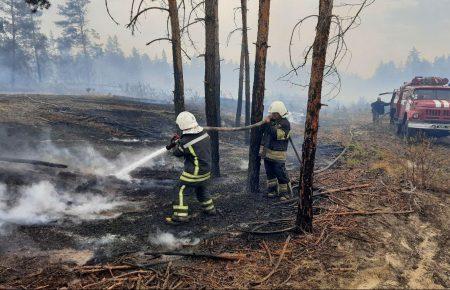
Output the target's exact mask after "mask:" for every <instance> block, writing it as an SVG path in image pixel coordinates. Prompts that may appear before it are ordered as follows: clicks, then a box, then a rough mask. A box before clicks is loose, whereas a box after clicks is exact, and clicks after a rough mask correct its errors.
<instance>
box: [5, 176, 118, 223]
mask: <svg viewBox="0 0 450 290" xmlns="http://www.w3.org/2000/svg"><path fill="white" fill-rule="evenodd" d="M18 193H19V194H18V196H15V195H14V194H8V192H7V190H6V186H5V185H4V184H0V228H1V226H2V225H5V224H6V223H12V224H19V225H31V224H43V223H48V222H52V221H60V220H62V219H64V218H70V219H76V220H90V219H101V218H105V217H104V216H102V213H104V212H105V211H110V210H112V209H114V208H116V207H118V206H120V205H123V204H124V203H123V202H121V201H117V200H113V199H112V198H111V197H105V196H101V195H94V194H82V195H81V194H68V193H60V192H58V191H57V190H56V188H55V186H54V185H53V184H51V183H50V182H48V181H41V182H39V183H36V184H32V185H30V186H26V187H20V188H19V191H18ZM108 217H110V216H108Z"/></svg>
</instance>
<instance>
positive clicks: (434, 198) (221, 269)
mask: <svg viewBox="0 0 450 290" xmlns="http://www.w3.org/2000/svg"><path fill="white" fill-rule="evenodd" d="M190 109H191V110H192V111H194V112H195V113H198V115H199V116H200V122H201V123H202V122H203V118H202V117H201V116H202V115H201V114H200V113H199V111H200V110H197V109H196V108H190ZM0 111H1V114H0V132H2V137H3V139H4V140H3V141H0V145H1V146H2V148H0V152H1V153H2V154H4V155H6V156H3V157H10V156H15V157H17V158H19V157H23V156H22V155H21V154H24V152H27V154H25V157H28V158H29V157H30V156H29V154H28V153H29V152H30V151H31V152H33V149H34V148H36V147H37V146H40V145H42V144H43V143H44V144H45V143H46V142H48V143H51V144H52V145H53V146H56V147H58V148H78V147H80V146H81V147H88V146H92V147H93V148H94V149H95V150H96V151H98V152H100V153H101V154H102V156H104V157H105V158H107V159H110V160H114V159H117V158H119V157H120V156H121V154H123V153H130V154H132V153H133V152H140V151H142V150H145V149H148V148H158V147H159V148H160V147H162V146H164V145H165V143H166V142H167V140H170V137H171V136H172V134H173V132H175V131H176V128H175V126H174V122H173V119H174V115H173V113H172V112H171V107H169V106H167V105H159V104H151V103H143V102H138V101H134V100H132V99H126V98H119V97H112V96H96V97H94V96H47V95H14V96H12V95H3V96H0ZM224 119H225V122H226V124H225V125H227V124H228V123H232V122H231V121H228V123H227V120H232V114H231V113H230V116H227V115H225V116H224ZM336 124H339V127H337V126H336ZM354 124H357V125H354ZM361 124H363V125H361ZM382 126H383V127H382V128H374V127H373V126H371V125H369V124H367V121H366V120H364V121H363V122H361V120H357V121H355V120H344V121H340V122H334V120H333V119H330V118H324V119H323V121H322V123H321V127H322V131H321V136H320V137H319V139H320V146H319V149H318V154H317V156H318V160H317V164H316V166H317V168H321V167H323V166H325V165H327V164H328V163H329V162H330V161H331V160H333V159H334V158H335V157H336V156H337V155H338V154H339V153H340V152H341V151H342V149H343V146H345V145H349V144H347V143H348V135H349V134H348V132H349V130H350V128H353V129H352V130H353V132H354V140H353V141H352V144H353V143H355V142H356V143H358V144H364V146H365V147H364V150H365V151H364V154H362V153H361V152H359V153H360V154H359V155H363V156H362V157H361V156H359V155H358V158H359V159H358V162H356V163H355V162H354V160H353V159H355V158H356V157H355V153H354V151H352V150H350V152H349V153H348V154H346V156H345V157H344V158H343V159H342V160H340V161H339V162H337V163H336V165H335V166H334V167H333V168H332V169H331V170H328V171H325V172H323V173H320V174H318V175H317V176H316V187H317V190H318V192H320V190H326V189H334V188H341V187H346V186H351V185H354V184H365V183H368V184H369V186H368V187H367V188H363V189H356V190H352V191H345V192H339V193H336V194H333V195H325V196H320V195H318V196H317V197H315V200H314V206H315V214H316V215H317V218H316V226H315V231H314V233H312V234H308V235H300V236H298V235H295V234H293V233H291V235H292V237H293V238H292V240H291V241H290V242H289V244H288V245H287V252H286V254H285V255H284V258H283V259H282V261H281V263H280V265H279V267H278V269H277V270H276V271H275V273H274V274H273V275H271V277H270V278H268V279H267V280H265V281H264V282H262V283H257V284H258V285H259V286H261V287H264V288H265V287H302V288H393V287H395V288H397V287H404V288H448V287H450V279H449V278H448V277H450V264H449V258H450V257H449V255H448V252H449V244H448V240H449V239H448V234H449V232H448V228H449V220H450V211H449V209H448V204H449V195H448V194H449V192H448V191H445V190H437V191H430V190H423V189H416V190H414V192H409V188H408V186H407V185H405V183H404V182H403V181H398V182H397V181H393V180H391V179H390V178H388V177H387V173H386V172H385V171H380V170H378V169H377V170H375V169H373V166H372V165H373V164H374V163H376V162H378V161H379V160H376V156H378V155H377V154H376V152H390V151H393V150H397V149H398V148H402V146H403V147H405V146H406V145H404V144H403V143H402V142H403V141H402V140H400V139H399V138H398V137H396V136H395V135H394V134H392V133H390V131H389V128H388V125H387V124H384V125H382ZM294 131H295V133H296V135H295V136H301V126H300V125H296V126H295V129H294ZM336 131H339V132H340V134H335V132H336ZM342 136H344V137H342ZM440 142H441V143H439V144H438V150H437V152H438V153H437V154H442V156H446V157H444V158H446V159H447V161H448V153H449V151H448V150H449V147H448V143H447V140H444V141H442V140H441V141H440ZM295 143H296V147H297V149H298V150H300V149H301V138H299V137H297V138H295ZM393 144H396V146H398V147H394V146H393ZM394 148H397V149H394ZM291 150H292V149H291ZM247 154H248V151H247V148H246V146H245V145H244V140H243V134H241V133H238V134H236V133H224V134H221V170H222V176H221V177H220V178H217V179H215V180H214V181H213V182H212V183H211V185H210V190H211V193H212V195H213V198H214V201H215V204H216V207H217V208H218V214H217V215H216V216H212V217H211V216H205V215H203V214H201V213H199V212H200V211H199V205H198V204H197V203H196V202H195V198H194V197H191V199H190V205H191V208H192V210H193V212H194V213H195V214H194V218H193V220H192V221H191V222H189V223H188V224H187V225H183V226H178V227H174V226H171V225H166V224H165V223H164V222H163V220H164V217H165V216H167V215H169V214H170V208H171V202H172V198H173V195H174V189H173V187H174V185H175V183H176V179H177V177H178V175H179V173H180V170H181V169H180V168H181V167H180V166H181V165H180V162H179V161H178V160H177V159H176V158H174V157H170V156H165V157H164V158H162V160H159V161H158V162H156V163H155V164H153V165H152V166H151V167H141V168H139V169H137V170H135V171H134V172H133V173H132V174H131V175H132V177H133V180H132V181H129V182H128V181H122V180H118V179H117V178H115V177H111V176H108V175H105V174H103V175H99V174H95V173H86V172H83V171H80V170H79V169H77V168H74V167H73V166H72V164H67V165H68V166H69V167H68V168H67V169H60V168H47V167H42V166H34V165H26V164H12V163H5V162H0V183H4V184H6V185H7V186H8V189H10V190H9V192H11V193H12V194H14V192H15V191H14V189H15V188H18V187H19V186H27V185H31V184H34V183H36V182H39V181H42V180H48V181H50V182H52V183H53V184H55V185H56V187H57V188H58V189H59V190H62V191H65V192H74V193H79V194H90V193H96V194H100V195H104V196H110V197H113V198H114V199H117V200H120V201H122V202H123V204H122V205H121V206H119V207H117V208H115V209H113V210H111V211H110V212H104V213H102V215H103V217H102V218H101V219H94V220H79V219H76V218H74V217H66V218H63V219H61V220H55V221H53V222H50V223H47V224H35V225H17V224H8V225H7V226H6V231H5V232H4V233H3V234H2V235H0V287H21V286H22V287H26V288H35V287H39V286H43V285H44V286H46V285H47V287H67V286H69V287H73V288H79V287H81V286H83V285H87V284H89V283H87V282H84V279H88V278H87V277H86V276H85V275H82V274H79V273H78V272H77V271H75V269H78V268H77V267H80V266H83V265H98V264H102V265H103V264H106V263H109V264H117V263H119V264H120V263H121V261H123V260H124V259H133V261H134V260H135V259H137V258H136V255H137V254H136V253H143V252H145V251H157V250H161V249H162V248H161V245H157V244H155V242H154V239H155V238H157V237H159V236H160V235H161V233H172V234H173V235H174V236H175V237H176V238H177V239H178V240H177V241H181V242H180V244H181V247H182V248H183V249H184V250H194V251H201V252H205V251H206V252H213V253H220V252H233V253H245V254H246V258H245V259H243V260H241V261H239V262H220V261H210V260H198V259H181V260H174V261H173V262H171V263H170V264H169V265H171V266H169V267H171V268H170V269H171V271H172V273H173V274H172V275H169V276H168V277H166V278H167V281H164V279H163V280H162V281H160V282H158V283H161V284H155V286H159V287H161V286H162V285H163V282H164V285H165V284H166V283H167V282H168V281H169V282H170V279H172V278H171V277H173V279H175V278H176V279H177V281H181V282H182V284H180V285H179V286H181V287H233V288H235V287H239V288H242V287H249V286H252V285H253V286H255V284H252V281H253V282H254V281H257V280H259V279H261V278H262V277H265V276H266V275H267V274H268V273H269V272H270V271H271V269H274V267H275V266H274V265H275V262H274V261H270V260H272V259H273V260H276V259H277V258H278V257H279V256H280V255H281V248H282V247H283V244H284V241H285V240H286V237H287V235H288V233H282V234H279V235H254V234H248V233H245V232H246V231H249V230H254V229H255V228H254V224H253V223H258V222H262V221H266V220H278V219H289V220H292V219H294V218H295V213H296V204H295V202H293V203H290V204H286V203H285V204H280V203H277V202H276V201H274V200H269V199H267V198H265V197H264V195H263V194H259V195H249V194H247V193H246V192H245V182H246V160H247V158H246V157H247ZM0 155H1V154H0ZM374 156H375V157H374ZM0 157H2V156H0ZM352 158H353V159H352ZM33 159H38V160H39V156H34V158H33ZM43 161H49V160H43ZM51 161H52V162H54V161H58V160H51ZM63 161H64V160H63ZM288 168H289V169H290V171H291V178H292V179H293V181H294V183H295V179H296V175H297V172H298V161H297V160H296V158H295V155H294V153H293V151H290V152H289V160H288ZM262 176H264V173H263V172H262ZM264 182H265V179H264V177H263V178H262V180H261V188H264ZM444 188H445V186H444ZM406 210H411V211H412V212H408V213H406V214H373V215H364V214H361V215H342V216H340V215H336V213H340V212H346V211H349V212H354V211H364V212H379V211H385V212H386V211H388V212H403V211H406ZM263 225H264V226H263ZM291 225H292V221H286V222H284V221H282V222H278V223H272V224H262V226H261V227H259V228H258V230H259V231H261V230H265V231H270V230H276V229H280V228H286V227H290V226H291ZM263 245H266V246H264V247H263ZM179 246H180V245H179ZM138 256H139V255H138ZM161 267H163V268H162V270H161V271H162V273H163V274H164V269H166V268H164V267H167V263H163V264H162V266H161ZM169 267H167V270H166V271H167V272H169ZM193 269H194V270H195V271H196V272H195V273H196V275H195V277H192V271H193ZM155 271H159V270H158V269H156V270H155ZM111 275H113V274H112V272H111ZM163 276H164V275H163ZM103 278H104V276H101V275H100V276H98V279H99V280H98V281H101V279H103ZM40 279H41V280H40ZM42 279H43V280H45V283H44V282H42V283H41V282H39V281H42ZM89 279H90V283H92V282H93V281H97V280H95V279H97V278H94V277H90V278H89ZM92 279H94V280H92ZM158 279H159V278H158ZM158 279H156V280H155V282H156V281H158ZM86 281H87V280H86ZM177 283H178V282H174V283H173V285H175V284H177ZM134 286H136V285H134Z"/></svg>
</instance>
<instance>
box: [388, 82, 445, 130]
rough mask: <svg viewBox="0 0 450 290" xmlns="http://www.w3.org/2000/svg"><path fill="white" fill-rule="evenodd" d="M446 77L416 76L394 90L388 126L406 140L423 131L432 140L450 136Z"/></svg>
mask: <svg viewBox="0 0 450 290" xmlns="http://www.w3.org/2000/svg"><path fill="white" fill-rule="evenodd" d="M448 82H449V80H448V79H447V78H438V77H415V78H414V79H413V80H412V81H411V82H409V83H405V84H404V85H403V86H401V87H400V89H398V90H395V91H394V93H393V94H392V98H391V114H390V117H391V123H392V124H395V125H396V129H397V133H398V134H399V135H404V136H408V137H412V136H416V135H417V133H419V132H423V133H425V134H426V135H429V136H434V137H444V136H448V135H450V86H449V85H448Z"/></svg>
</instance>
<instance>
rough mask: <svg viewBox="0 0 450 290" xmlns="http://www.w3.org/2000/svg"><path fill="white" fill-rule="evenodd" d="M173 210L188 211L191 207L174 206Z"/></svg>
mask: <svg viewBox="0 0 450 290" xmlns="http://www.w3.org/2000/svg"><path fill="white" fill-rule="evenodd" d="M173 209H180V210H188V209H189V207H188V206H187V205H174V206H173Z"/></svg>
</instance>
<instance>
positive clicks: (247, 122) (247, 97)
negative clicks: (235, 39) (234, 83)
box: [241, 0, 250, 144]
mask: <svg viewBox="0 0 450 290" xmlns="http://www.w3.org/2000/svg"><path fill="white" fill-rule="evenodd" d="M241 12H242V45H243V46H244V68H245V126H248V125H250V55H249V53H248V33H247V30H248V27H247V0H241ZM245 142H246V143H247V144H249V142H250V134H249V131H248V130H247V131H245Z"/></svg>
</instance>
